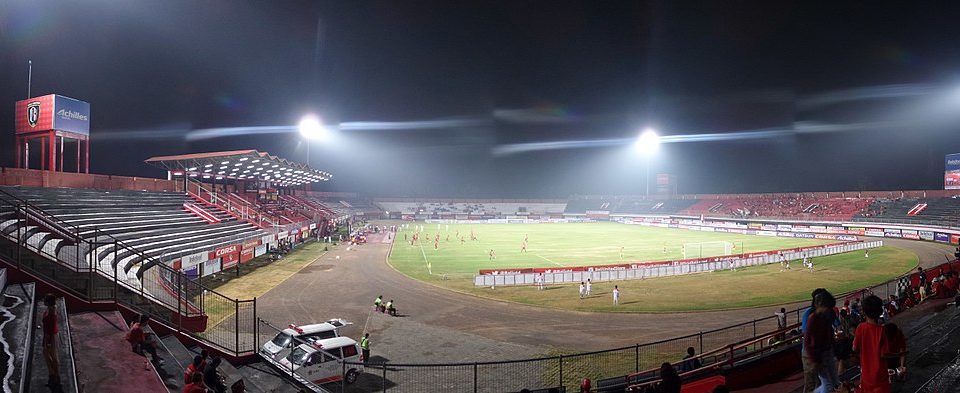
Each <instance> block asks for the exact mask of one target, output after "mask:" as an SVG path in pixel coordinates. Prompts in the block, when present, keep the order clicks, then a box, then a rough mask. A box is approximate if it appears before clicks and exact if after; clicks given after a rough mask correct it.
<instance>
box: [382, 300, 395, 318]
mask: <svg viewBox="0 0 960 393" xmlns="http://www.w3.org/2000/svg"><path fill="white" fill-rule="evenodd" d="M383 308H384V309H386V310H387V314H390V315H393V316H397V309H396V308H393V299H390V301H389V302H387V304H386V306H384V307H383Z"/></svg>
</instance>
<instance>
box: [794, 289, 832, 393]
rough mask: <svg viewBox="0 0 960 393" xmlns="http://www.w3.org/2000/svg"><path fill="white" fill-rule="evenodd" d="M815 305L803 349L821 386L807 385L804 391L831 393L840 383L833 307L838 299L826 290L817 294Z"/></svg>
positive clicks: (804, 338)
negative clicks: (813, 387) (835, 353)
mask: <svg viewBox="0 0 960 393" xmlns="http://www.w3.org/2000/svg"><path fill="white" fill-rule="evenodd" d="M814 305H815V307H816V308H815V309H814V312H813V313H812V314H810V317H809V319H808V320H807V331H806V333H804V335H803V350H804V352H806V356H807V358H808V359H809V361H810V364H811V366H812V369H813V370H814V371H816V374H817V376H818V377H819V378H820V387H819V388H817V389H812V388H810V387H807V388H805V389H804V391H806V392H817V393H830V392H833V389H834V388H835V387H837V385H839V384H840V381H839V378H838V377H837V365H836V362H837V358H836V356H835V355H834V353H833V347H834V343H835V342H834V332H833V323H834V320H835V319H836V316H835V315H834V314H833V308H834V307H835V306H836V305H837V300H836V299H835V298H834V297H833V295H831V294H830V292H827V291H826V290H824V291H823V292H821V293H819V294H817V296H816V298H815V299H814Z"/></svg>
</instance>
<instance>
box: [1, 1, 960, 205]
mask: <svg viewBox="0 0 960 393" xmlns="http://www.w3.org/2000/svg"><path fill="white" fill-rule="evenodd" d="M958 20H960V3H958V2H923V4H912V3H910V2H899V3H891V4H889V5H885V4H882V3H876V2H871V3H870V4H869V5H866V4H861V3H860V2H855V3H849V4H847V3H843V2H810V1H796V2H792V1H775V2H771V1H757V2H752V1H717V2H687V1H653V2H637V1H631V2H616V1H584V2H572V1H570V2H568V1H519V2H518V1H478V2H467V1H456V2H453V1H382V2H380V1H330V2H321V1H270V2H267V1H200V2H198V1H178V0H165V1H124V2H117V1H112V0H84V1H69V2H67V1H48V0H29V1H28V0H6V1H3V2H0V125H3V127H0V130H6V131H3V132H2V134H0V136H2V137H0V146H2V148H0V164H2V165H3V166H12V165H13V147H12V144H13V123H14V119H13V108H14V105H13V104H14V101H16V100H19V99H23V98H25V96H26V85H27V84H26V76H27V60H28V59H32V60H33V62H34V69H33V71H34V73H33V76H34V79H33V92H34V95H41V94H48V93H59V94H63V95H66V96H70V97H74V98H78V99H82V100H85V101H89V102H90V103H91V106H92V131H91V138H92V141H93V145H92V150H91V155H92V158H91V160H92V168H93V172H96V173H107V174H123V175H137V176H154V177H161V176H163V173H162V172H160V171H158V170H156V169H154V168H151V167H148V166H146V165H145V164H143V162H142V161H143V160H144V159H146V158H148V157H150V156H153V155H161V154H181V153H189V152H200V151H215V150H226V149H235V148H254V149H258V150H261V151H268V152H270V153H273V154H278V155H281V156H284V157H288V158H292V159H298V160H303V159H304V158H305V155H306V151H305V148H304V145H303V143H302V142H301V140H300V138H299V136H298V134H297V133H296V132H295V131H292V130H291V132H287V133H275V134H267V135H234V136H230V137H221V138H214V139H204V140H192V141H188V140H187V139H186V136H187V135H188V132H189V131H190V130H197V129H205V128H219V127H247V126H277V125H293V124H296V122H297V121H298V120H299V118H300V116H301V115H303V114H304V113H308V112H316V113H319V114H321V115H322V116H323V117H324V119H325V120H326V121H327V122H329V123H331V124H336V123H338V122H343V123H344V124H350V123H354V122H368V121H381V122H390V123H389V124H391V125H405V124H410V123H409V122H415V121H426V120H438V119H439V120H451V119H456V120H464V119H466V120H470V121H447V122H445V123H441V124H446V125H447V126H445V127H439V128H429V129H403V130H397V129H389V128H390V127H367V128H368V129H363V130H346V129H344V130H341V131H340V132H339V135H338V137H337V138H335V139H334V140H331V141H327V142H323V143H321V142H316V143H314V144H312V145H311V146H312V148H311V164H313V166H316V167H319V168H321V169H325V170H328V171H330V172H332V173H333V174H334V175H335V179H334V181H333V182H331V183H329V184H325V185H324V186H323V188H325V189H332V190H348V191H363V192H368V193H372V194H378V195H394V196H401V195H411V196H417V195H419V196H475V197H563V196H567V195H570V194H575V193H579V194H596V193H643V191H644V183H643V176H644V161H643V159H641V158H640V157H638V156H637V155H636V154H634V152H633V151H631V150H630V147H629V146H628V145H627V144H621V145H615V146H607V147H593V148H577V149H563V150H541V151H535V152H527V153H518V154H511V155H500V154H494V153H493V151H494V149H495V148H498V147H503V146H505V145H512V144H516V143H530V142H553V141H572V140H575V141H587V140H607V139H620V138H634V137H635V136H636V135H637V134H638V133H639V131H640V130H641V129H643V128H644V127H646V126H653V127H655V128H656V129H658V130H659V131H660V133H661V134H664V135H690V134H701V133H731V132H742V131H755V130H770V129H773V130H778V131H779V132H780V134H777V135H779V136H778V137H775V138H755V137H750V138H748V139H738V140H735V141H703V142H695V143H693V142H691V143H670V144H665V145H664V146H663V147H662V148H661V150H660V152H659V153H658V154H657V156H656V157H655V158H653V159H652V163H653V164H652V165H653V168H652V173H658V172H668V173H673V174H675V175H677V176H678V179H679V184H680V191H681V192H685V193H721V192H773V191H821V190H826V191H829V190H858V189H918V188H929V189H936V188H941V187H942V171H943V155H944V154H946V153H952V152H958V151H960V134H958V131H960V127H957V124H960V123H958V121H960V116H958V115H957V114H958V113H960V23H958V22H957V21H958ZM318 31H319V34H318ZM318 37H319V40H318ZM891 86H892V87H891ZM518 113H519V115H517V114H518ZM505 114H506V115H505ZM811 130H817V131H821V132H811ZM738 135H739V134H738ZM750 135H755V134H750Z"/></svg>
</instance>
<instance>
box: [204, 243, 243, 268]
mask: <svg viewBox="0 0 960 393" xmlns="http://www.w3.org/2000/svg"><path fill="white" fill-rule="evenodd" d="M240 246H241V245H240V244H231V245H229V246H226V247H221V248H218V249H216V250H215V251H211V252H210V259H217V258H222V259H223V267H222V269H226V268H228V267H231V266H233V265H236V264H237V262H238V261H239V260H240Z"/></svg>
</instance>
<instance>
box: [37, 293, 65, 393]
mask: <svg viewBox="0 0 960 393" xmlns="http://www.w3.org/2000/svg"><path fill="white" fill-rule="evenodd" d="M43 305H44V306H46V308H47V309H46V311H44V312H43V318H41V321H40V323H41V328H42V330H43V342H42V344H43V360H44V362H46V363H47V386H48V387H50V389H52V390H57V389H58V388H59V387H60V355H59V353H58V352H59V351H58V350H59V345H57V334H58V333H59V332H60V330H59V329H58V328H57V298H56V297H55V296H53V294H52V293H48V294H47V295H46V296H44V297H43Z"/></svg>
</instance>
